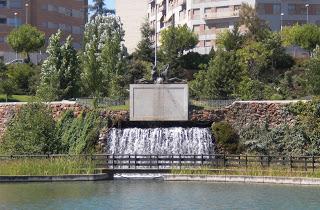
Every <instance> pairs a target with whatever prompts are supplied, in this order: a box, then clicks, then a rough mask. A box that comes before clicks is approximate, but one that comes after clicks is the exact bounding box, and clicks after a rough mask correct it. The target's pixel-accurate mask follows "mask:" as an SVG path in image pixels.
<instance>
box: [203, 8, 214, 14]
mask: <svg viewBox="0 0 320 210" xmlns="http://www.w3.org/2000/svg"><path fill="white" fill-rule="evenodd" d="M211 11H212V10H211V8H204V13H205V14H208V13H210V12H211Z"/></svg>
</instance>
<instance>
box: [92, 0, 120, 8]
mask: <svg viewBox="0 0 320 210" xmlns="http://www.w3.org/2000/svg"><path fill="white" fill-rule="evenodd" d="M114 1H115V0H105V3H106V5H107V7H108V8H110V9H114V8H115V6H114ZM89 4H92V0H89Z"/></svg>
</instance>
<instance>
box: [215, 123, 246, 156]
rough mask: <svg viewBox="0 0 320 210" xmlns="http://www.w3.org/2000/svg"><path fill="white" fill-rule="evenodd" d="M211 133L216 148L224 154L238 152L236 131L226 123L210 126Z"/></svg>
mask: <svg viewBox="0 0 320 210" xmlns="http://www.w3.org/2000/svg"><path fill="white" fill-rule="evenodd" d="M212 132H213V135H214V137H215V140H216V143H217V146H218V147H220V148H222V149H223V151H224V152H228V153H236V152H239V149H240V147H239V138H238V134H237V133H236V131H235V130H234V129H233V128H232V126H231V125H230V124H228V123H227V122H218V123H214V124H213V125H212Z"/></svg>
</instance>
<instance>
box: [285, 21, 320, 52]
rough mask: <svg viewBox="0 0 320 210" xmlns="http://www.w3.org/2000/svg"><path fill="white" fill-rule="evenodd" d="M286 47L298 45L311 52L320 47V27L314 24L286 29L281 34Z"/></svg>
mask: <svg viewBox="0 0 320 210" xmlns="http://www.w3.org/2000/svg"><path fill="white" fill-rule="evenodd" d="M281 37H282V40H283V43H284V44H285V45H286V46H290V45H298V46H300V47H301V48H303V49H305V50H308V51H309V52H311V51H312V50H314V49H315V48H316V46H317V45H320V27H319V26H317V25H314V24H304V25H298V24H296V25H294V26H291V27H285V28H284V29H283V30H282V32H281Z"/></svg>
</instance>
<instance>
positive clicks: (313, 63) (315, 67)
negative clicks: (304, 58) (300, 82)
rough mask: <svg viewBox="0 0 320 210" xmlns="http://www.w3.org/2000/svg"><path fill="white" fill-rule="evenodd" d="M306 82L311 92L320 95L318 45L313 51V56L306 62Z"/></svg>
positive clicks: (319, 50) (319, 52)
mask: <svg viewBox="0 0 320 210" xmlns="http://www.w3.org/2000/svg"><path fill="white" fill-rule="evenodd" d="M306 75H307V84H308V88H309V90H310V91H311V93H313V94H316V95H320V47H319V46H317V47H316V49H315V50H314V51H313V56H312V58H311V59H310V61H309V62H308V64H307V72H306Z"/></svg>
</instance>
